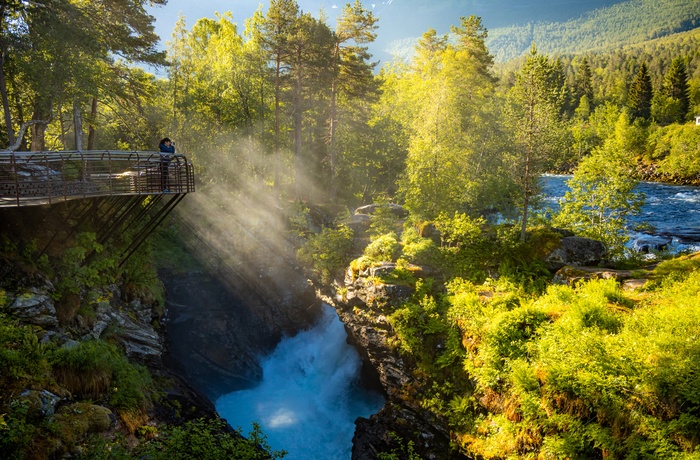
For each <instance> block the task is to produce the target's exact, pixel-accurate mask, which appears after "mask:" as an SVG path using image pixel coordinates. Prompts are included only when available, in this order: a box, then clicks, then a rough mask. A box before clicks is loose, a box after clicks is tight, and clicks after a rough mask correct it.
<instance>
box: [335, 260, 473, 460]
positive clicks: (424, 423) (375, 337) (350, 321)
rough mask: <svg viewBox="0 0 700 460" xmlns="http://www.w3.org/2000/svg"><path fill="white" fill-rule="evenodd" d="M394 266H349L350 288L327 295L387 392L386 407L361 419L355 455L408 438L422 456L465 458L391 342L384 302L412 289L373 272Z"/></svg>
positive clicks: (394, 448) (369, 455) (392, 447)
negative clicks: (414, 391) (423, 401)
mask: <svg viewBox="0 0 700 460" xmlns="http://www.w3.org/2000/svg"><path fill="white" fill-rule="evenodd" d="M393 267H394V264H388V263H385V264H383V265H382V266H381V267H375V268H374V269H372V270H367V271H365V272H362V273H352V272H349V273H348V276H346V278H345V289H344V290H343V291H345V294H340V293H336V294H335V295H333V296H332V297H328V298H325V300H326V301H327V302H329V303H330V304H331V305H333V306H335V308H336V311H337V312H338V315H339V316H340V319H341V320H342V321H343V323H344V324H345V329H346V331H347V333H348V337H349V338H350V340H351V341H352V342H354V345H356V346H357V348H358V351H359V352H360V355H361V356H362V357H363V359H365V360H366V361H367V362H369V363H370V365H371V367H372V368H373V369H375V370H376V373H377V374H378V377H379V381H380V383H381V385H382V388H383V390H384V392H385V393H386V395H387V400H386V403H385V404H384V407H383V408H382V409H381V410H380V411H379V412H378V413H377V414H375V415H372V416H371V417H370V418H369V419H365V418H362V417H361V418H358V419H357V421H356V422H355V424H356V430H355V436H354V438H353V450H352V458H353V459H355V460H365V459H367V460H369V459H375V458H377V455H378V453H380V452H399V451H401V450H402V449H405V447H406V443H407V442H408V441H412V442H413V449H414V452H415V453H416V454H418V455H420V458H426V459H448V458H462V457H461V456H459V455H457V454H454V453H451V452H450V438H449V431H448V429H447V427H446V424H445V423H443V421H441V420H438V419H437V418H435V416H434V415H433V414H431V413H430V412H428V411H426V410H424V409H422V408H421V407H419V406H418V405H417V404H415V403H414V402H413V401H412V400H411V398H410V396H409V394H410V392H411V389H410V386H411V385H412V383H413V382H415V377H414V376H413V375H412V371H413V365H412V363H408V362H405V361H404V359H403V358H402V357H401V355H400V354H399V353H398V351H397V350H395V349H393V348H392V347H391V346H390V344H389V340H388V339H389V338H390V337H391V336H392V335H393V332H392V329H391V325H390V324H389V322H388V321H387V319H386V317H385V316H384V315H383V313H382V311H381V310H380V309H379V306H380V305H382V304H384V303H386V302H397V301H399V300H401V299H405V298H406V297H407V296H409V295H410V294H411V292H410V290H409V289H408V288H406V287H405V286H397V285H390V284H375V283H374V282H373V281H372V279H371V277H372V276H373V275H374V271H375V270H380V271H384V272H386V271H389V270H392V269H393ZM341 292H342V291H341ZM402 458H403V457H402Z"/></svg>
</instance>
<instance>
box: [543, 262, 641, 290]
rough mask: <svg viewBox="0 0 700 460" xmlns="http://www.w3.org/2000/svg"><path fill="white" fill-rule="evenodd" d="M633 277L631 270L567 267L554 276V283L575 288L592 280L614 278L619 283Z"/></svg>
mask: <svg viewBox="0 0 700 460" xmlns="http://www.w3.org/2000/svg"><path fill="white" fill-rule="evenodd" d="M631 277H632V272H631V271H629V270H615V269H611V268H598V267H575V266H570V265H567V266H565V267H562V268H560V269H559V271H557V272H556V273H555V274H554V278H553V279H552V282H553V283H558V284H568V285H569V286H574V285H575V284H576V283H578V282H579V281H587V280H591V279H609V278H613V279H615V280H617V281H624V280H627V279H629V278H631Z"/></svg>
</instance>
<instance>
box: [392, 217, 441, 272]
mask: <svg viewBox="0 0 700 460" xmlns="http://www.w3.org/2000/svg"><path fill="white" fill-rule="evenodd" d="M401 242H402V244H403V247H402V251H401V258H402V259H405V260H407V261H408V262H410V263H412V264H417V265H430V266H433V267H437V266H440V264H441V262H440V261H441V257H440V250H439V248H438V247H437V245H436V244H435V242H434V241H433V240H432V239H430V238H423V237H421V236H420V235H419V234H418V230H416V229H415V228H414V227H410V228H408V229H406V230H404V232H403V234H402V235H401Z"/></svg>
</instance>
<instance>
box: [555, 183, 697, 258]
mask: <svg viewBox="0 0 700 460" xmlns="http://www.w3.org/2000/svg"><path fill="white" fill-rule="evenodd" d="M570 178H571V176H568V175H545V176H544V177H543V178H542V191H543V196H544V200H543V207H544V208H546V209H549V210H551V211H556V210H557V209H558V208H559V204H558V202H559V200H560V199H562V198H563V197H564V194H565V193H566V192H567V191H568V190H569V188H568V186H567V185H566V182H567V181H568V180H569V179H570ZM635 191H637V192H642V193H643V194H644V195H645V197H646V200H645V203H644V206H642V209H641V212H640V213H639V214H637V215H635V216H632V217H631V218H630V219H629V228H628V232H629V235H630V243H629V244H630V246H631V247H635V246H637V247H639V246H640V242H644V241H649V240H652V241H653V240H655V241H667V242H668V250H669V251H670V252H674V253H676V252H681V251H700V187H693V186H685V185H670V184H662V183H658V182H640V183H639V184H637V187H636V188H635ZM642 224H648V228H649V229H648V230H645V231H644V232H638V231H635V230H634V229H635V228H639V227H640V226H641V225H642Z"/></svg>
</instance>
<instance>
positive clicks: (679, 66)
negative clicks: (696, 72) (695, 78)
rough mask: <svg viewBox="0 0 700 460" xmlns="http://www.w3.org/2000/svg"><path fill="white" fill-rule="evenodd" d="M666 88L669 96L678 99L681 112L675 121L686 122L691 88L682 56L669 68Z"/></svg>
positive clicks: (665, 79) (665, 80)
mask: <svg viewBox="0 0 700 460" xmlns="http://www.w3.org/2000/svg"><path fill="white" fill-rule="evenodd" d="M664 90H665V93H666V95H667V96H668V97H669V98H671V99H673V100H676V101H678V109H679V111H680V113H679V114H678V118H677V119H676V120H674V121H676V122H678V123H683V122H685V121H686V118H687V116H688V109H689V107H690V88H689V86H688V72H687V71H686V67H685V61H684V60H683V58H681V57H680V56H679V57H676V58H675V59H674V60H673V61H672V62H671V67H670V68H669V69H668V73H667V74H666V78H664Z"/></svg>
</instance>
